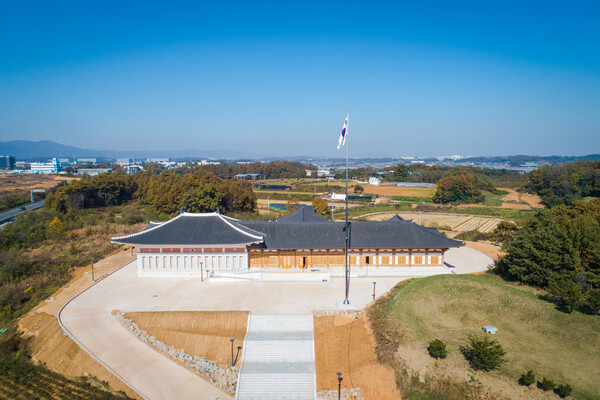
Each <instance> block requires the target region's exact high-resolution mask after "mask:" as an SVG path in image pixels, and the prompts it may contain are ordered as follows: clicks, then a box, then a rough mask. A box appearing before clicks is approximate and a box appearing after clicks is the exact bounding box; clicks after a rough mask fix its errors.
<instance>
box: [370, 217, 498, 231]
mask: <svg viewBox="0 0 600 400" xmlns="http://www.w3.org/2000/svg"><path fill="white" fill-rule="evenodd" d="M396 214H398V215H399V216H400V217H402V218H404V219H412V220H414V221H415V222H416V223H419V219H420V223H421V225H423V226H426V227H437V228H441V229H443V230H450V231H452V232H453V233H454V234H452V233H449V234H448V236H456V234H458V233H460V232H468V231H473V230H478V231H479V232H483V233H489V232H491V231H493V230H494V228H496V226H497V225H498V224H499V223H500V221H502V218H497V217H483V216H472V215H460V214H456V215H447V214H438V213H420V216H419V213H418V212H412V211H410V212H407V211H399V212H397V213H396V212H389V213H387V212H386V213H380V214H373V215H368V216H366V217H365V218H366V219H367V220H369V221H384V220H387V219H390V218H391V217H392V216H394V215H396ZM448 228H449V229H448Z"/></svg>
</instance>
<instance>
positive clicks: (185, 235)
mask: <svg viewBox="0 0 600 400" xmlns="http://www.w3.org/2000/svg"><path fill="white" fill-rule="evenodd" d="M236 221H237V220H235V219H233V218H228V217H225V216H223V215H221V214H218V213H208V214H190V213H183V214H180V215H178V216H177V217H175V218H173V219H171V220H169V221H167V222H163V223H160V224H153V226H152V227H151V226H150V225H149V226H148V227H147V228H146V229H145V230H143V231H141V232H139V233H134V234H132V235H127V236H120V237H114V238H112V242H114V243H126V244H133V245H246V244H252V243H261V242H263V235H262V234H261V233H260V232H255V231H253V230H252V229H250V228H248V227H245V226H240V225H238V224H236V223H235V222H236Z"/></svg>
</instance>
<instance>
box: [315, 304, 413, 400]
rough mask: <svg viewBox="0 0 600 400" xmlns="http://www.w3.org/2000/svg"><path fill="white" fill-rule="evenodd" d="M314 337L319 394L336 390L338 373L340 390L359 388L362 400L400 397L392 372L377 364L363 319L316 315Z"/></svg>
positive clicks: (365, 322)
mask: <svg viewBox="0 0 600 400" xmlns="http://www.w3.org/2000/svg"><path fill="white" fill-rule="evenodd" d="M314 335H315V361H316V368H317V391H318V392H320V391H325V390H337V387H338V382H337V375H336V372H341V373H342V377H343V378H344V380H343V382H342V388H360V393H361V394H362V395H363V396H364V399H373V400H375V399H376V400H386V399H390V400H392V399H394V400H397V399H400V398H401V396H400V392H399V391H398V389H397V388H396V381H395V375H394V371H393V370H392V369H391V368H390V367H387V366H385V365H382V364H379V363H378V361H377V356H376V355H375V350H374V347H375V340H374V338H373V335H372V333H371V331H370V329H369V326H368V323H367V320H366V317H365V316H361V317H359V318H357V319H355V317H354V316H349V315H324V316H315V317H314Z"/></svg>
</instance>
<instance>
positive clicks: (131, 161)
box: [117, 158, 135, 165]
mask: <svg viewBox="0 0 600 400" xmlns="http://www.w3.org/2000/svg"><path fill="white" fill-rule="evenodd" d="M117 164H119V165H129V164H135V158H117Z"/></svg>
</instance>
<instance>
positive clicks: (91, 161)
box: [77, 157, 98, 164]
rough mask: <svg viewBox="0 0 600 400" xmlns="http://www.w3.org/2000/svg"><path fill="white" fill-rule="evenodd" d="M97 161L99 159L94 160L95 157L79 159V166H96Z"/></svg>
mask: <svg viewBox="0 0 600 400" xmlns="http://www.w3.org/2000/svg"><path fill="white" fill-rule="evenodd" d="M97 161H98V159H97V158H93V157H78V158H77V164H96V162H97Z"/></svg>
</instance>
